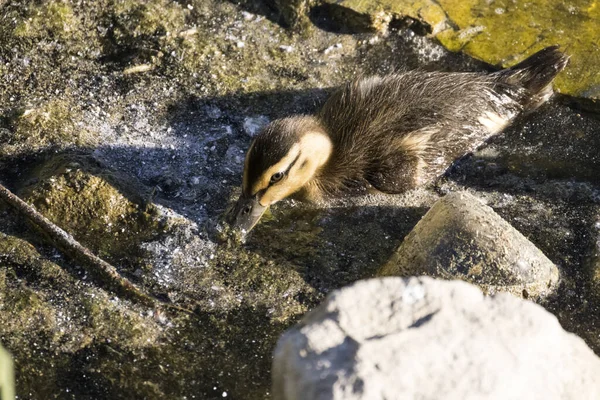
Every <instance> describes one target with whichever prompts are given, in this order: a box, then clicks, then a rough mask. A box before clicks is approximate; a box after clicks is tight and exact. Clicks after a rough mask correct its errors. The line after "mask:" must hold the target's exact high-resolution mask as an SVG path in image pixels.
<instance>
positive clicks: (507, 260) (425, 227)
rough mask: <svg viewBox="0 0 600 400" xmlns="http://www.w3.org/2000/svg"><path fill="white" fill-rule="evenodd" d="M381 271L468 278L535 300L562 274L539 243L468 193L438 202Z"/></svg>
mask: <svg viewBox="0 0 600 400" xmlns="http://www.w3.org/2000/svg"><path fill="white" fill-rule="evenodd" d="M380 274H381V275H384V276H385V275H400V276H409V275H423V274H425V275H431V276H434V277H441V278H445V279H462V280H465V281H467V282H471V283H473V284H475V285H478V286H479V287H481V288H482V289H483V290H484V291H486V292H495V291H503V292H510V293H513V294H515V295H517V296H523V297H534V298H538V297H541V296H545V295H547V294H549V293H550V292H551V290H552V289H554V288H555V286H556V283H557V282H558V278H559V274H558V269H557V267H556V266H555V265H554V264H553V263H552V262H551V261H550V260H549V259H548V258H547V257H546V256H545V255H544V254H543V253H542V252H541V251H540V250H539V249H538V248H537V247H535V245H534V244H533V243H531V242H530V241H529V240H527V238H525V237H524V236H523V235H522V234H521V233H520V232H518V231H517V230H516V229H515V228H513V227H512V226H511V225H510V224H509V223H508V222H506V221H505V220H503V219H502V218H501V217H500V216H499V215H498V214H496V213H495V212H494V210H492V209H491V208H490V207H488V206H486V205H485V204H483V202H482V201H481V200H479V199H478V198H477V197H475V196H473V195H471V194H469V193H467V192H458V193H452V194H449V195H447V196H446V197H444V198H442V199H441V200H439V201H438V202H436V203H435V204H434V205H433V207H431V209H430V210H429V211H428V212H427V214H425V216H424V217H423V219H422V220H421V221H419V223H418V224H417V226H415V228H414V229H413V230H412V231H411V233H410V234H408V236H407V237H406V238H405V239H404V241H403V242H402V244H401V245H400V247H399V248H398V249H397V250H396V252H395V253H394V255H393V256H392V258H391V259H390V260H389V261H388V263H387V264H386V265H385V266H384V267H383V268H382V269H381V271H380Z"/></svg>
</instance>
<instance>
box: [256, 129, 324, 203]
mask: <svg viewBox="0 0 600 400" xmlns="http://www.w3.org/2000/svg"><path fill="white" fill-rule="evenodd" d="M331 152H332V144H331V140H330V139H329V137H328V136H326V135H325V134H323V133H319V132H308V133H306V134H304V135H303V136H302V138H301V139H300V141H299V143H297V144H295V145H294V146H293V147H292V148H291V149H290V152H289V153H288V154H287V155H286V157H284V158H283V159H282V161H280V162H279V163H277V164H276V165H275V166H273V167H271V168H269V170H267V171H266V172H265V174H264V175H263V176H262V177H261V181H260V182H261V183H262V184H263V186H260V189H258V190H262V189H266V191H265V193H264V194H263V196H262V197H261V199H260V203H261V204H262V205H263V206H269V205H271V204H273V203H276V202H278V201H279V200H281V199H284V198H286V197H288V196H289V195H291V194H292V193H295V192H297V191H298V190H300V189H301V188H302V187H303V186H304V185H306V184H307V183H308V182H309V181H310V180H311V179H312V178H313V176H314V175H315V173H316V172H317V171H318V170H319V168H321V167H322V166H323V165H324V164H325V163H326V162H327V160H328V159H329V157H330V155H331ZM298 154H300V157H299V158H298V160H297V161H296V164H294V166H293V167H292V168H291V169H290V170H289V171H288V174H287V176H286V177H285V178H284V179H283V180H282V181H281V182H279V183H276V184H274V185H272V186H271V187H268V184H269V180H270V179H271V175H273V174H274V173H275V172H278V171H285V170H286V169H287V168H288V167H289V165H290V163H291V162H293V160H294V159H295V158H296V156H297V155H298ZM284 161H285V162H284ZM275 167H277V168H275ZM265 182H266V185H265ZM255 188H256V187H255ZM253 193H256V192H253Z"/></svg>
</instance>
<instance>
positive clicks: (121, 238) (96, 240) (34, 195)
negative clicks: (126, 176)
mask: <svg viewBox="0 0 600 400" xmlns="http://www.w3.org/2000/svg"><path fill="white" fill-rule="evenodd" d="M26 182H34V183H26V184H25V186H24V187H22V188H21V189H20V192H21V194H22V195H23V197H24V198H25V199H26V200H27V201H29V202H31V203H32V204H33V205H34V206H35V207H36V209H37V210H38V211H39V212H41V213H42V214H44V215H45V216H46V217H47V218H48V219H50V220H51V221H53V222H54V223H56V224H58V225H59V226H61V227H62V228H63V229H65V230H67V231H68V232H70V233H71V234H72V235H73V236H74V237H75V238H76V239H77V240H79V241H81V242H82V243H83V244H85V245H87V246H89V248H90V249H91V250H92V251H93V252H95V253H96V254H97V255H98V256H100V257H101V258H107V259H109V260H112V261H114V262H119V263H123V262H126V263H127V264H132V263H133V264H135V256H136V254H137V255H138V256H140V252H139V250H138V251H136V248H138V246H139V244H140V243H142V242H144V241H147V240H150V239H152V238H155V237H157V235H159V234H161V233H163V231H164V228H165V226H164V224H163V222H162V221H161V220H160V219H159V218H158V216H157V214H156V211H155V209H154V208H153V207H152V206H148V207H144V206H143V205H141V204H140V202H139V198H135V194H132V193H128V192H127V191H125V192H123V190H124V189H123V188H125V187H127V185H128V184H127V183H126V182H119V178H118V177H117V176H115V175H114V174H112V175H111V173H110V172H109V171H105V170H102V169H101V168H100V167H99V166H98V165H94V163H93V161H91V160H90V159H88V158H87V157H82V156H69V155H61V156H57V157H54V158H52V159H50V160H48V161H47V162H45V163H42V164H41V165H39V166H38V167H36V168H34V169H33V171H32V173H31V178H30V179H29V181H26ZM119 183H121V185H120V186H121V187H120V188H119V187H118V186H119ZM129 186H131V185H129ZM124 193H125V194H124ZM127 195H129V197H130V198H128V197H126V196H127ZM132 200H133V201H132Z"/></svg>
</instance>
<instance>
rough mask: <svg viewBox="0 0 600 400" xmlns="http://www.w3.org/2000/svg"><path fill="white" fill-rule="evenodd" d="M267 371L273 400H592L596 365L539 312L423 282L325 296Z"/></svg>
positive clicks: (597, 384)
mask: <svg viewBox="0 0 600 400" xmlns="http://www.w3.org/2000/svg"><path fill="white" fill-rule="evenodd" d="M272 371H273V398H274V399H275V400H300V399H311V400H326V399H344V400H350V399H370V400H374V399H398V398H402V399H434V398H440V397H441V395H442V394H443V398H444V399H517V398H519V399H525V398H539V399H542V398H543V399H597V398H600V397H599V396H600V359H598V357H596V356H595V355H594V353H593V352H592V351H591V350H590V349H589V348H588V347H587V346H586V345H585V343H584V342H583V340H582V339H580V338H578V337H577V336H575V335H573V334H571V333H567V332H565V331H564V330H563V329H562V328H561V326H560V325H559V323H558V321H557V320H556V318H555V317H554V316H552V315H551V314H549V313H548V312H546V311H545V310H544V309H543V308H542V307H540V306H538V305H536V304H533V303H531V302H528V301H523V300H520V299H517V298H515V297H513V296H510V295H507V294H499V295H496V296H493V297H486V296H484V295H483V294H482V293H481V292H480V291H479V290H478V289H477V288H475V287H474V286H472V285H469V284H467V283H464V282H460V281H453V282H447V281H441V280H434V279H431V278H427V277H421V278H407V279H400V278H387V279H372V280H368V281H361V282H358V283H356V284H354V285H352V286H349V287H346V288H343V289H341V290H338V291H336V292H333V293H332V294H330V295H329V297H328V298H327V299H326V300H325V302H324V303H323V304H321V305H320V306H319V307H318V308H317V309H315V310H314V311H312V312H311V313H309V314H308V315H307V316H305V317H304V319H303V320H302V322H301V323H300V324H298V325H297V326H295V327H294V328H292V329H290V330H289V331H287V332H286V333H285V334H284V335H283V336H282V337H281V338H280V339H279V342H278V344H277V347H276V349H275V353H274V360H273V369H272ZM550 377H551V378H550Z"/></svg>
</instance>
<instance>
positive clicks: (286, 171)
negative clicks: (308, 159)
mask: <svg viewBox="0 0 600 400" xmlns="http://www.w3.org/2000/svg"><path fill="white" fill-rule="evenodd" d="M299 158H300V153H298V155H297V156H296V158H294V161H292V162H291V164H290V166H289V167H287V169H286V170H285V172H284V174H285V175H287V173H288V172H290V169H292V167H293V166H294V164H296V162H297V161H298V159H299Z"/></svg>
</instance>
